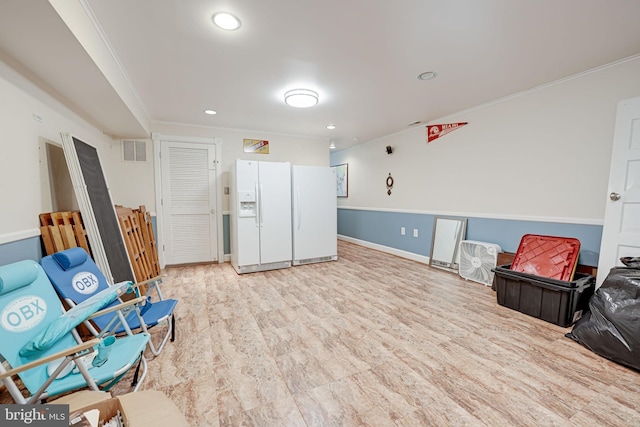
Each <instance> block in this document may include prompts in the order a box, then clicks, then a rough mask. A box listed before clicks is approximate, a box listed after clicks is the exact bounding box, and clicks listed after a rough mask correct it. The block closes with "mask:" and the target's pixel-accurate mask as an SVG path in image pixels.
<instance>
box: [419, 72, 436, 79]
mask: <svg viewBox="0 0 640 427" xmlns="http://www.w3.org/2000/svg"><path fill="white" fill-rule="evenodd" d="M436 77H438V73H436V72H435V71H425V72H424V73H421V74H418V80H433V79H435V78H436Z"/></svg>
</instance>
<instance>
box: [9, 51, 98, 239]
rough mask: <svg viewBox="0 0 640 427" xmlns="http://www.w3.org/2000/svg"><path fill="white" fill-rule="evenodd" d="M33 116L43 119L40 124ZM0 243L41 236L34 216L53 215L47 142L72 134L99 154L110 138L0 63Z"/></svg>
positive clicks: (36, 218) (56, 140) (58, 140)
mask: <svg viewBox="0 0 640 427" xmlns="http://www.w3.org/2000/svg"><path fill="white" fill-rule="evenodd" d="M34 115H37V116H39V117H41V118H42V121H41V122H39V121H37V120H36V119H34ZM0 129H2V133H1V134H0V153H1V155H0V183H1V184H0V201H1V202H0V203H2V209H1V210H0V243H5V242H9V241H13V240H19V239H20V238H25V237H31V236H34V235H38V234H39V229H38V227H39V219H38V215H39V214H40V213H42V212H50V211H51V196H50V191H49V177H48V173H47V169H46V168H41V167H40V163H41V162H43V161H46V152H45V149H44V148H45V145H44V144H45V141H51V142H54V143H57V144H61V138H60V132H71V133H72V134H74V135H75V136H77V137H78V138H81V139H83V140H85V141H87V142H91V143H92V144H94V145H96V146H97V148H98V151H99V152H100V153H102V152H103V151H104V149H105V148H104V147H108V145H109V142H110V139H109V138H108V137H107V136H105V135H104V134H103V133H102V132H100V131H98V130H97V129H95V128H94V127H93V126H91V125H89V124H88V123H86V122H85V121H84V120H83V119H81V118H80V117H79V116H77V115H76V114H74V113H72V112H71V111H70V110H68V109H67V108H65V107H64V106H63V105H62V104H60V103H59V102H57V101H56V100H54V99H53V98H52V97H50V96H48V95H47V94H45V93H44V92H43V91H42V90H41V89H39V88H38V87H36V86H35V85H33V84H32V83H31V82H29V81H28V80H26V79H25V78H24V77H22V76H21V75H20V74H18V73H16V72H15V70H13V69H12V68H11V67H9V66H8V65H7V64H5V63H4V62H0Z"/></svg>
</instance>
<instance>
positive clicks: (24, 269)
mask: <svg viewBox="0 0 640 427" xmlns="http://www.w3.org/2000/svg"><path fill="white" fill-rule="evenodd" d="M131 286H132V284H131V283H130V282H125V283H122V284H120V285H119V286H116V287H112V288H109V289H106V290H105V291H103V292H99V293H97V294H95V295H94V296H93V297H92V298H88V299H87V300H86V301H85V302H84V303H82V304H79V305H78V306H76V307H74V308H72V309H71V310H69V311H67V312H65V311H64V309H63V307H62V303H61V302H60V299H59V298H58V295H57V294H56V292H55V290H54V289H53V287H52V286H51V283H50V282H49V279H48V278H47V275H46V274H45V272H44V271H43V269H42V268H41V267H40V265H38V263H36V262H35V261H31V260H28V261H19V262H16V263H13V264H9V265H5V266H1V267H0V358H1V359H3V360H4V361H5V362H6V364H0V379H1V380H2V382H3V384H4V385H5V387H6V389H7V390H8V391H9V393H10V394H11V396H12V398H13V399H14V401H15V402H16V403H22V404H24V403H36V402H38V401H40V400H44V399H47V398H48V397H51V396H56V395H60V394H62V393H66V392H69V391H73V390H78V389H81V388H85V387H89V388H91V389H93V390H99V389H100V388H101V389H103V390H108V389H109V388H110V387H112V386H113V385H114V384H116V383H117V382H118V381H119V380H120V379H121V378H122V377H123V376H124V375H125V374H126V373H127V372H128V371H129V369H131V368H132V367H135V366H136V362H139V363H138V367H137V368H136V375H134V382H136V384H135V389H134V391H136V390H137V389H138V387H139V386H140V383H141V382H142V380H143V379H144V377H145V376H146V371H147V365H146V361H145V360H144V357H143V352H144V349H145V347H146V345H147V342H148V341H149V334H136V335H132V336H125V337H121V338H117V339H114V337H109V338H110V339H109V340H108V343H109V344H111V345H109V349H110V352H109V354H108V357H107V358H106V359H105V357H103V356H104V354H106V353H103V352H102V350H100V353H99V354H98V356H97V357H96V358H95V359H96V360H97V359H99V358H100V359H101V363H98V364H95V366H94V363H91V362H89V361H86V362H85V361H83V359H84V360H87V356H91V355H93V354H95V353H96V350H97V349H98V348H100V347H102V346H104V345H105V343H104V342H103V341H102V340H101V339H99V338H95V339H92V340H90V341H87V342H84V343H83V342H82V341H81V340H80V337H79V336H78V334H77V332H76V331H75V329H74V328H75V327H76V326H78V325H79V324H80V323H82V322H83V321H85V320H86V319H87V318H89V317H90V316H91V315H93V314H94V313H96V312H97V311H98V310H100V309H102V308H103V307H105V306H107V305H108V304H110V303H111V302H112V301H114V300H116V299H117V298H118V297H119V296H120V295H122V294H124V293H125V292H128V291H130V289H131ZM133 302H135V300H134V301H133ZM100 354H103V356H100ZM141 365H142V368H143V372H142V375H141V376H140V378H137V375H138V369H139V368H140V366H141ZM72 368H74V369H72ZM16 376H17V377H19V378H20V379H21V380H22V383H23V384H24V388H26V392H25V393H26V394H27V396H24V395H23V391H21V388H20V387H19V386H18V383H17V382H16V381H15V380H14V378H15V377H16Z"/></svg>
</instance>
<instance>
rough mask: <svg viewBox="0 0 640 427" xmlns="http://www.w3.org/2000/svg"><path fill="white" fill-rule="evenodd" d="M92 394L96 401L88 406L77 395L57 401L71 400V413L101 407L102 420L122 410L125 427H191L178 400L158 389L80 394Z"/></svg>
mask: <svg viewBox="0 0 640 427" xmlns="http://www.w3.org/2000/svg"><path fill="white" fill-rule="evenodd" d="M93 393H95V392H93ZM92 397H95V399H93V400H94V401H93V402H92V403H89V404H86V405H84V406H78V405H77V404H75V403H74V402H73V398H72V399H71V401H69V402H55V403H69V405H70V406H69V411H70V412H71V413H72V412H74V411H75V410H82V411H89V410H91V409H98V410H99V411H100V420H101V421H108V420H109V419H111V418H112V417H114V416H115V415H116V414H117V413H118V411H120V413H121V414H122V418H123V421H124V425H125V427H143V426H144V427H147V426H149V427H189V423H188V422H187V420H186V418H185V417H184V415H183V414H182V413H181V412H180V410H179V409H178V407H177V406H176V404H175V403H173V401H172V400H171V399H169V398H168V397H167V396H165V395H164V393H162V392H160V391H157V390H145V391H139V392H136V393H128V394H123V395H121V396H118V397H114V398H109V399H106V400H105V399H104V397H103V396H101V395H92V396H87V395H81V396H80V397H79V398H80V399H81V401H83V402H87V401H88V399H89V400H90V399H91V398H92ZM52 403H54V402H52Z"/></svg>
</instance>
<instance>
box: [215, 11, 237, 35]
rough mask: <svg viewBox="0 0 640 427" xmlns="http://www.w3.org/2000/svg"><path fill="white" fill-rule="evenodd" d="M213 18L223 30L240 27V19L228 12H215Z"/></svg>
mask: <svg viewBox="0 0 640 427" xmlns="http://www.w3.org/2000/svg"><path fill="white" fill-rule="evenodd" d="M211 20H212V21H213V23H214V24H216V25H217V26H218V27H220V28H222V29H223V30H229V31H233V30H237V29H238V28H240V20H239V19H238V18H236V17H235V16H233V15H232V14H230V13H227V12H218V13H214V14H213V16H212V17H211Z"/></svg>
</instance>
